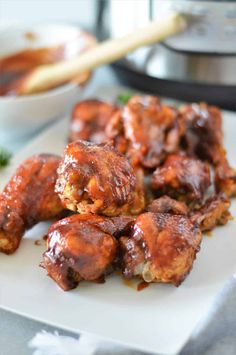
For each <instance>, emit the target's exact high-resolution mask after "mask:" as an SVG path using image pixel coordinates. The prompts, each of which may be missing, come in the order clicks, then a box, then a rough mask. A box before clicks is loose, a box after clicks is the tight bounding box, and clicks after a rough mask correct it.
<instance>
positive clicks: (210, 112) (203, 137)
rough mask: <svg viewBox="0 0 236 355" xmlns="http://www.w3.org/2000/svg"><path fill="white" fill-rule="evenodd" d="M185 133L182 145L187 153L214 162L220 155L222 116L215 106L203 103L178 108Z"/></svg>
mask: <svg viewBox="0 0 236 355" xmlns="http://www.w3.org/2000/svg"><path fill="white" fill-rule="evenodd" d="M180 113H181V115H182V118H183V122H184V127H185V134H184V136H183V145H184V148H185V149H186V151H187V153H188V155H191V156H196V157H198V158H200V159H202V160H208V161H209V162H210V163H213V164H216V163H217V162H218V159H219V158H220V157H221V155H222V144H223V131H222V116H221V112H220V110H219V109H218V108H217V107H215V106H209V105H207V104H205V103H200V104H191V105H185V106H183V107H182V108H180Z"/></svg>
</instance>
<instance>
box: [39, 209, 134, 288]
mask: <svg viewBox="0 0 236 355" xmlns="http://www.w3.org/2000/svg"><path fill="white" fill-rule="evenodd" d="M132 220H133V219H132V217H128V216H124V217H121V216H120V217H114V218H108V217H102V216H97V215H88V214H84V215H73V216H70V217H68V218H64V219H62V220H61V221H58V222H56V223H54V224H53V225H52V226H51V227H50V229H49V232H48V242H47V243H48V247H47V251H46V252H45V253H44V254H43V260H44V261H43V265H42V266H43V267H45V268H46V270H47V272H48V275H49V276H50V277H51V278H52V279H53V280H55V281H56V283H57V284H58V285H59V286H60V287H61V288H62V289H63V290H65V291H66V290H70V289H72V288H75V287H76V286H77V285H78V283H79V282H80V281H82V280H87V281H98V280H100V281H101V280H102V279H103V278H104V276H105V275H106V274H107V273H109V272H111V271H112V269H113V264H114V263H115V261H116V257H117V241H116V239H115V238H114V236H118V235H119V234H120V233H124V232H126V229H127V228H129V227H128V225H129V224H130V223H131V222H132Z"/></svg>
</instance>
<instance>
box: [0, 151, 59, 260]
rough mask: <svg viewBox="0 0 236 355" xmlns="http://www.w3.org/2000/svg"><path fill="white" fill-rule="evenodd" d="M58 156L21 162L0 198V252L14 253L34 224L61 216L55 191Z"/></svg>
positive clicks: (45, 156)
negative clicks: (25, 233)
mask: <svg viewBox="0 0 236 355" xmlns="http://www.w3.org/2000/svg"><path fill="white" fill-rule="evenodd" d="M60 159H61V158H60V157H59V156H56V155H50V154H40V155H35V156H32V157H31V158H29V159H27V160H26V161H24V162H23V163H22V164H21V165H20V166H19V168H18V169H17V171H16V173H15V174H14V176H13V177H12V178H11V180H10V181H9V183H8V184H7V185H6V187H5V188H4V190H3V192H2V193H1V195H0V251H1V252H4V253H6V254H11V253H13V252H14V251H15V250H16V249H17V248H18V246H19V243H20V240H21V238H22V236H23V234H24V232H25V231H26V230H27V229H28V228H31V227H32V226H33V225H34V224H36V223H38V222H40V221H44V220H47V219H51V218H54V217H57V216H60V215H61V213H62V210H63V207H62V204H61V201H60V199H59V197H58V196H57V194H56V193H55V192H54V187H55V182H56V178H57V168H58V165H59V162H60Z"/></svg>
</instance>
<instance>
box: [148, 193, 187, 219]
mask: <svg viewBox="0 0 236 355" xmlns="http://www.w3.org/2000/svg"><path fill="white" fill-rule="evenodd" d="M146 210H147V211H148V212H153V213H170V214H181V215H185V216H187V215H188V212H189V211H188V207H187V205H186V204H185V203H184V202H183V201H177V200H174V199H173V198H170V197H169V196H162V197H160V198H157V199H156V200H153V201H152V202H151V203H150V204H149V205H148V206H147V208H146Z"/></svg>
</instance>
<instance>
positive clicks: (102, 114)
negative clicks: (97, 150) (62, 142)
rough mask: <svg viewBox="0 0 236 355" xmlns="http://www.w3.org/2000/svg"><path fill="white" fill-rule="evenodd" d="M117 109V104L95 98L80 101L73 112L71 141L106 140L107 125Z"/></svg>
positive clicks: (100, 141) (97, 141) (95, 141)
mask: <svg viewBox="0 0 236 355" xmlns="http://www.w3.org/2000/svg"><path fill="white" fill-rule="evenodd" d="M116 110H117V107H116V106H114V105H112V104H108V103H105V102H103V101H99V100H95V99H94V100H84V101H82V102H79V103H78V104H77V105H76V106H75V108H74V110H73V112H72V116H71V121H70V128H69V129H70V133H69V141H70V142H73V141H76V140H78V139H79V140H86V141H90V142H94V143H102V142H104V141H105V140H106V134H105V128H106V125H107V124H108V122H109V120H110V117H111V116H112V115H113V113H114V112H116Z"/></svg>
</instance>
